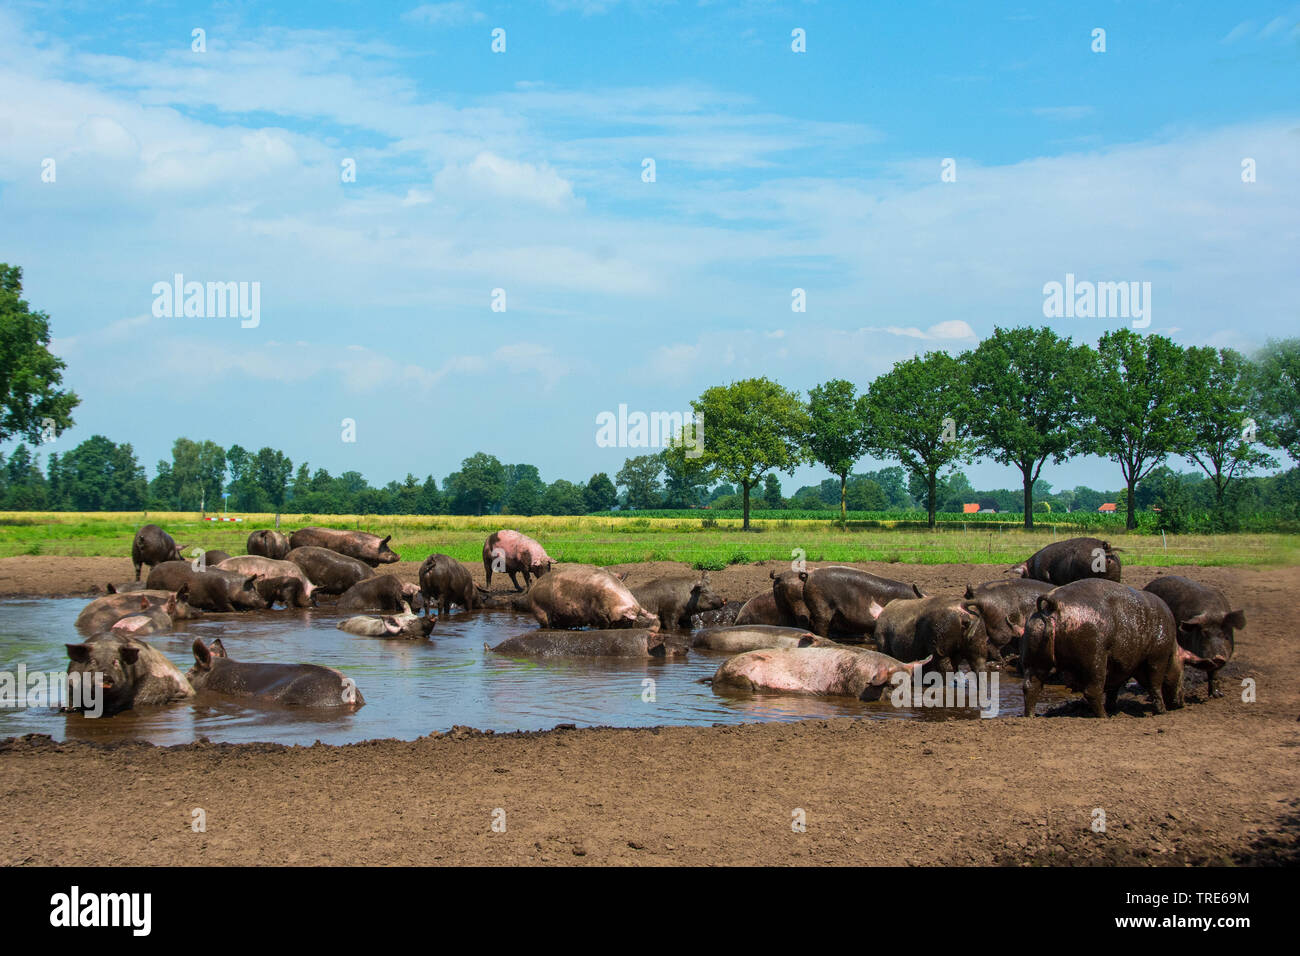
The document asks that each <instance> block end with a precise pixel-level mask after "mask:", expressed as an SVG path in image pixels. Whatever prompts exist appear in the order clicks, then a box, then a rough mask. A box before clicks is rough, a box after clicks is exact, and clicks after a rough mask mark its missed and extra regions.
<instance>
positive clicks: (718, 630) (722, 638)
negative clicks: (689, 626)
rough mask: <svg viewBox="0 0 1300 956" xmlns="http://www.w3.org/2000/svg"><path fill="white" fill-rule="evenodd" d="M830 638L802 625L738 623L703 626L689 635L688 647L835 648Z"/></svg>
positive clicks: (731, 649)
mask: <svg viewBox="0 0 1300 956" xmlns="http://www.w3.org/2000/svg"><path fill="white" fill-rule="evenodd" d="M835 646H837V645H836V644H835V642H834V641H832V640H830V639H829V638H826V637H818V636H817V635H816V634H814V633H812V632H811V631H809V630H807V629H806V628H802V627H777V626H773V625H771V624H738V625H733V626H731V627H707V628H705V629H704V630H702V631H697V632H696V633H695V634H694V635H692V637H691V647H699V648H703V649H704V650H707V651H725V652H726V653H728V654H741V653H744V652H745V651H761V650H766V649H768V648H775V647H835Z"/></svg>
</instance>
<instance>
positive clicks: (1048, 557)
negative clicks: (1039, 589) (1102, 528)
mask: <svg viewBox="0 0 1300 956" xmlns="http://www.w3.org/2000/svg"><path fill="white" fill-rule="evenodd" d="M1010 570H1011V572H1012V573H1013V574H1019V575H1020V576H1021V577H1022V578H1033V579H1034V580H1035V581H1046V582H1047V583H1048V584H1054V585H1056V586H1057V587H1060V586H1061V585H1063V584H1070V583H1072V582H1074V581H1082V580H1083V579H1084V578H1104V579H1105V580H1107V581H1118V580H1119V576H1120V561H1119V555H1117V554H1116V553H1115V551H1114V550H1113V549H1112V548H1111V546H1110V544H1109V543H1108V542H1106V541H1102V540H1101V539H1100V538H1067V539H1066V540H1064V541H1056V542H1053V543H1052V544H1049V545H1048V546H1047V547H1045V548H1043V549H1042V550H1040V551H1036V552H1034V553H1033V554H1032V555H1031V556H1030V557H1029V559H1028V560H1026V561H1024V562H1023V563H1021V564H1017V565H1016V566H1015V567H1014V568H1011V569H1010Z"/></svg>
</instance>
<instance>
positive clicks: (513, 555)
mask: <svg viewBox="0 0 1300 956" xmlns="http://www.w3.org/2000/svg"><path fill="white" fill-rule="evenodd" d="M550 570H551V556H550V555H549V554H547V553H546V549H545V548H543V547H542V546H541V545H540V544H538V543H537V542H536V541H534V540H533V539H532V538H530V537H528V536H527V535H525V534H520V533H519V532H518V531H508V530H506V531H494V532H492V533H491V534H490V535H488V539H487V540H486V541H484V542H483V572H484V573H485V574H486V575H487V586H488V587H489V588H490V587H492V572H493V571H496V572H497V573H499V574H508V575H509V576H510V583H511V584H513V585H514V586H515V590H516V591H521V590H526V589H527V588H529V587H530V586H531V584H532V579H533V578H540V577H541V576H542V575H543V574H545V573H546V572H548V571H550ZM517 574H522V575H523V576H524V586H523V588H521V587H520V586H519V579H518V578H517V577H515V575H517Z"/></svg>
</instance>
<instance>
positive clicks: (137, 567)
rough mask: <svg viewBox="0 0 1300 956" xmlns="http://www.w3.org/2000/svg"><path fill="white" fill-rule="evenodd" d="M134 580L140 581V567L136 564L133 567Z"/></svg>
mask: <svg viewBox="0 0 1300 956" xmlns="http://www.w3.org/2000/svg"><path fill="white" fill-rule="evenodd" d="M135 579H136V580H137V581H139V580H140V565H138V564H137V565H136V566H135Z"/></svg>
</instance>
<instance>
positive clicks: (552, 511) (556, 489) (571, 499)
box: [542, 478, 587, 515]
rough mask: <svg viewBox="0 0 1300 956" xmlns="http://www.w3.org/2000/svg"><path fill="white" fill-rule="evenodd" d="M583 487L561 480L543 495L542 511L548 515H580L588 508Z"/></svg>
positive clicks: (554, 483)
mask: <svg viewBox="0 0 1300 956" xmlns="http://www.w3.org/2000/svg"><path fill="white" fill-rule="evenodd" d="M583 490H584V489H583V487H582V485H575V484H574V483H573V482H571V481H566V480H565V479H563V478H559V479H557V480H555V481H553V482H551V484H550V485H548V486H547V488H546V492H545V493H544V494H543V495H542V511H543V513H545V514H548V515H580V514H582V513H583V512H584V511H585V510H586V508H587V500H586V498H585V497H584V496H583Z"/></svg>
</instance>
